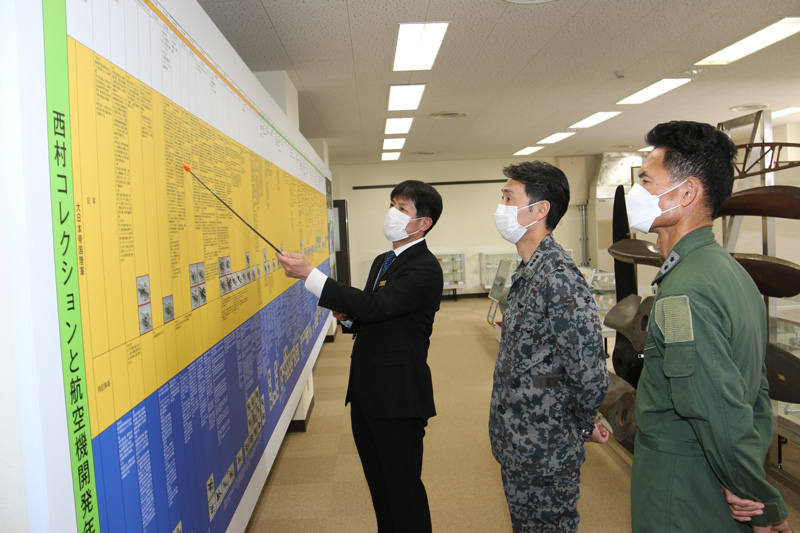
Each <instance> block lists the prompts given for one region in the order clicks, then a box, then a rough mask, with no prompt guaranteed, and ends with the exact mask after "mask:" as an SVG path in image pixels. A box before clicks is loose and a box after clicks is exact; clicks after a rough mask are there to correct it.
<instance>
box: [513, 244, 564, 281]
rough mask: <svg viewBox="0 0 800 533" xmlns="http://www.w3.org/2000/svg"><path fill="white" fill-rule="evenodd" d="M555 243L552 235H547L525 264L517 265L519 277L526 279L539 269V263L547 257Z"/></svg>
mask: <svg viewBox="0 0 800 533" xmlns="http://www.w3.org/2000/svg"><path fill="white" fill-rule="evenodd" d="M555 243H556V241H555V239H553V235H552V233H548V234H547V235H545V236H544V238H543V239H542V240H541V242H540V243H539V246H537V247H536V250H535V251H534V252H533V255H531V258H530V259H529V260H528V262H527V263H520V264H519V270H518V271H517V272H519V276H521V277H523V278H525V279H528V278H529V277H531V275H532V274H533V273H534V272H536V271H537V270H538V269H539V263H541V262H542V260H543V258H544V257H546V256H547V252H548V251H549V250H551V249H552V248H553V246H554V245H555Z"/></svg>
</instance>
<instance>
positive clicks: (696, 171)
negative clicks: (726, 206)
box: [644, 120, 736, 216]
mask: <svg viewBox="0 0 800 533" xmlns="http://www.w3.org/2000/svg"><path fill="white" fill-rule="evenodd" d="M644 140H645V142H647V144H649V145H650V146H652V147H653V148H663V149H664V151H665V153H664V161H663V163H662V164H663V165H664V168H665V169H666V170H667V171H668V172H669V173H670V180H671V181H672V182H673V183H676V182H680V181H683V180H685V179H686V178H690V177H695V178H697V179H698V180H700V183H702V184H703V189H704V190H705V196H706V201H705V205H706V207H707V208H708V209H709V211H710V212H711V215H712V216H714V214H715V213H716V212H717V210H718V209H719V208H720V207H721V206H722V204H723V203H724V202H725V200H726V199H727V198H728V197H729V196H730V195H731V191H732V190H733V173H734V169H735V165H734V163H735V162H736V145H734V144H733V141H731V140H730V138H729V137H728V136H727V135H725V133H723V132H722V131H720V130H718V129H716V128H715V127H714V126H712V125H710V124H703V123H700V122H689V121H677V120H676V121H672V122H666V123H663V124H659V125H657V126H656V127H655V128H653V129H652V130H650V132H649V133H648V134H647V135H646V136H645V138H644Z"/></svg>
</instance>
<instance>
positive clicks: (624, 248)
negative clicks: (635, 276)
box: [608, 239, 664, 267]
mask: <svg viewBox="0 0 800 533" xmlns="http://www.w3.org/2000/svg"><path fill="white" fill-rule="evenodd" d="M608 253H609V254H611V257H613V258H614V259H616V260H617V261H622V262H623V263H633V264H635V265H650V266H654V267H660V266H661V265H662V264H663V263H664V256H663V255H661V250H659V249H658V246H656V245H655V243H652V242H650V241H643V240H641V239H623V240H621V241H617V242H615V243H614V244H612V245H611V247H610V248H609V249H608Z"/></svg>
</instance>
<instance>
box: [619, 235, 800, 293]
mask: <svg viewBox="0 0 800 533" xmlns="http://www.w3.org/2000/svg"><path fill="white" fill-rule="evenodd" d="M608 253H609V254H611V257H613V258H614V259H617V260H619V261H624V262H626V263H634V264H637V265H650V266H654V267H660V266H661V264H662V263H663V262H664V258H663V256H662V255H661V251H660V250H659V249H658V247H657V246H656V245H655V244H653V243H652V242H648V241H642V240H635V239H626V240H622V241H619V242H615V243H614V244H612V245H611V247H610V248H609V249H608ZM733 258H734V259H736V261H738V262H739V264H740V265H742V266H743V267H744V269H745V270H746V271H747V273H748V274H750V277H751V278H753V281H755V283H756V286H757V287H758V290H759V292H761V294H763V295H765V296H772V297H776V298H788V297H791V296H795V295H797V294H800V265H798V264H796V263H792V262H791V261H786V260H785V259H780V258H778V257H770V256H768V255H761V254H733Z"/></svg>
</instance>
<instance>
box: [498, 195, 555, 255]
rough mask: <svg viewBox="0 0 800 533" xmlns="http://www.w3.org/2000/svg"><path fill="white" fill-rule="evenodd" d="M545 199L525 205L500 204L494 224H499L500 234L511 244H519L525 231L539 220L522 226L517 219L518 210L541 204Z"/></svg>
mask: <svg viewBox="0 0 800 533" xmlns="http://www.w3.org/2000/svg"><path fill="white" fill-rule="evenodd" d="M543 201H544V200H539V201H538V202H536V203H533V204H530V205H526V206H523V207H517V206H515V205H503V204H499V205H498V206H497V210H496V211H495V212H494V225H495V226H497V231H499V232H500V236H501V237H503V238H504V239H505V240H507V241H508V242H510V243H511V244H517V243H518V242H519V240H520V239H521V238H522V236H523V235H525V232H526V231H528V228H529V227H531V226H533V225H534V224H536V223H537V222H539V221H538V220H534V221H533V222H531V223H530V224H528V225H527V226H522V225H520V223H519V222H518V221H517V211H519V210H520V209H525V208H528V207H531V206H534V205H536V204H540V203H542V202H543Z"/></svg>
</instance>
